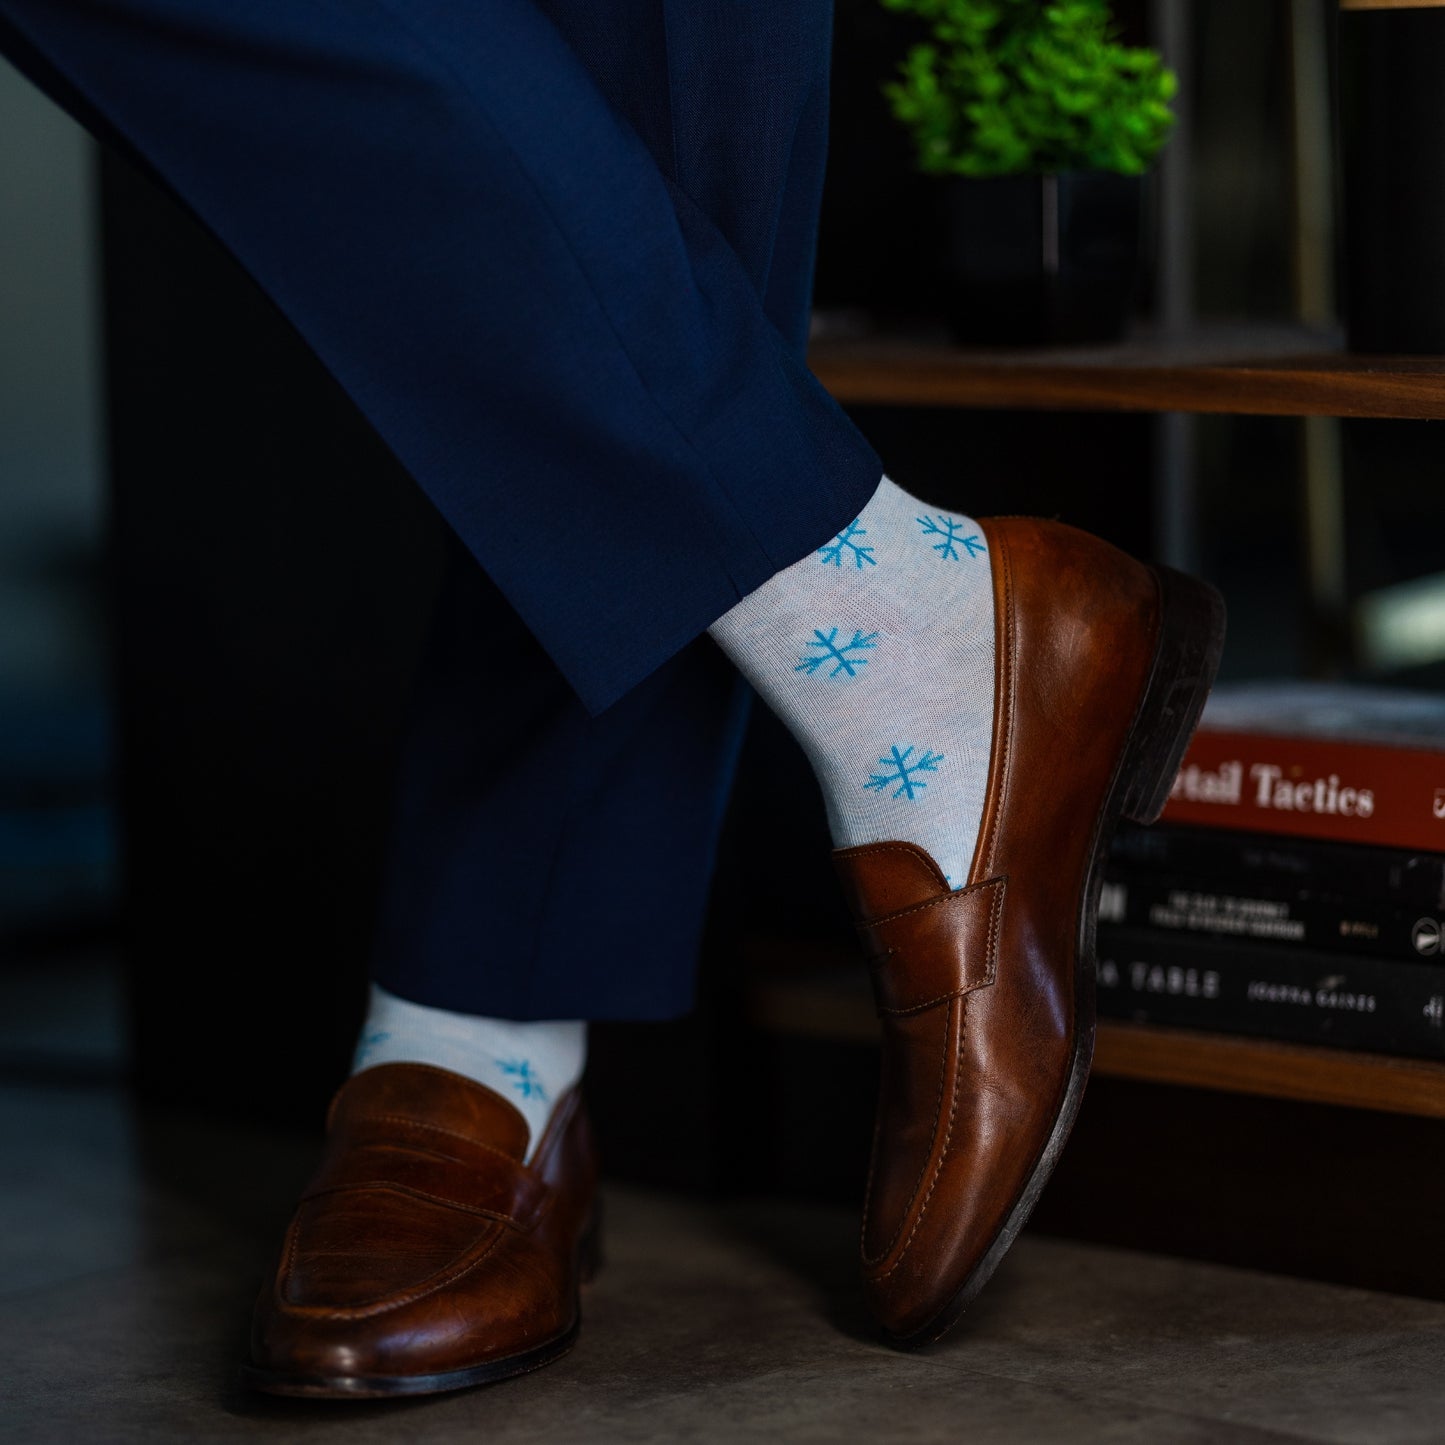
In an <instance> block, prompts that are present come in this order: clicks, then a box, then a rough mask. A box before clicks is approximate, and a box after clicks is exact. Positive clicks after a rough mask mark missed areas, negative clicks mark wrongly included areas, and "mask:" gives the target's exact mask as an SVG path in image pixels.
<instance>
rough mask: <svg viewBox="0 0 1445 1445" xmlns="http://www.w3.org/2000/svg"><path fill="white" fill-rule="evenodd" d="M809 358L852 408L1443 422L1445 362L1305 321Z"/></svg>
mask: <svg viewBox="0 0 1445 1445" xmlns="http://www.w3.org/2000/svg"><path fill="white" fill-rule="evenodd" d="M809 361H810V364H811V365H812V367H813V370H814V371H815V372H816V373H817V374H818V377H819V378H820V380H821V381H822V382H823V384H824V385H825V386H826V387H827V388H828V389H829V390H830V391H831V392H832V393H833V395H834V396H835V397H837V399H838V400H839V401H841V402H844V403H845V404H848V405H887V406H943V407H974V408H1001V409H1027V410H1040V411H1143V412H1162V411H1184V412H1223V413H1231V414H1235V415H1247V416H1341V417H1382V418H1383V417H1389V418H1403V419H1416V420H1440V419H1442V418H1445V357H1433V356H1355V355H1351V354H1349V353H1347V352H1344V351H1342V350H1340V348H1339V341H1338V338H1337V337H1334V336H1330V335H1327V334H1323V333H1320V332H1314V331H1309V330H1306V329H1304V328H1302V327H1274V328H1269V327H1211V328H1203V329H1201V330H1199V331H1197V332H1193V333H1191V334H1190V335H1188V336H1185V337H1176V338H1170V337H1148V336H1141V337H1139V338H1137V339H1134V340H1130V341H1125V342H1122V343H1120V344H1119V345H1117V346H1107V347H1095V348H1085V347H1077V348H1050V349H1035V350H1018V351H1012V350H1002V349H998V350H995V349H987V348H979V349H964V348H962V347H956V346H950V345H948V344H946V343H944V342H942V341H928V340H907V339H903V338H887V337H870V338H862V337H860V338H857V339H836V340H829V339H824V340H820V341H817V342H815V343H814V345H813V347H812V350H811V352H810V355H809Z"/></svg>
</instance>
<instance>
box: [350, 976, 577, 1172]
mask: <svg viewBox="0 0 1445 1445" xmlns="http://www.w3.org/2000/svg"><path fill="white" fill-rule="evenodd" d="M586 1061H587V1025H586V1024H585V1023H582V1022H581V1021H580V1020H576V1019H564V1020H551V1019H548V1020H546V1021H545V1022H542V1023H513V1022H511V1021H510V1020H508V1019H489V1018H481V1017H480V1016H478V1015H476V1014H462V1013H452V1012H451V1011H449V1010H448V1009H440V1008H428V1007H427V1006H426V1005H425V1004H419V1003H412V1002H410V1001H409V1000H407V999H404V998H397V996H396V995H395V994H391V993H387V991H386V990H385V989H383V988H378V987H377V986H376V985H375V984H372V986H371V1002H370V1004H369V1006H368V1008H367V1011H366V1022H365V1023H364V1024H363V1025H362V1026H361V1037H360V1038H359V1039H358V1040H357V1042H356V1054H355V1057H354V1058H353V1059H352V1062H351V1072H352V1073H353V1074H355V1073H360V1072H361V1070H362V1069H369V1068H371V1067H372V1066H373V1065H374V1064H435V1065H436V1066H437V1067H438V1068H441V1069H450V1070H451V1071H452V1072H453V1073H454V1074H465V1075H466V1077H467V1078H469V1079H475V1080H476V1081H477V1083H479V1084H485V1085H486V1086H487V1088H489V1089H492V1090H494V1091H495V1092H496V1093H498V1094H501V1095H502V1097H503V1098H505V1099H508V1100H510V1101H511V1102H512V1103H513V1104H515V1105H516V1106H517V1108H518V1109H520V1110H521V1111H522V1117H523V1118H525V1119H526V1121H527V1127H528V1128H529V1129H530V1130H531V1131H532V1138H531V1143H530V1144H529V1145H528V1148H527V1157H528V1158H529V1159H530V1158H531V1157H532V1151H533V1150H534V1149H536V1147H537V1142H538V1141H539V1140H540V1139H541V1137H542V1134H543V1132H544V1131H545V1129H546V1127H547V1120H548V1119H549V1118H551V1116H552V1106H553V1105H554V1104H555V1103H556V1102H557V1100H558V1099H560V1098H561V1097H562V1095H563V1094H565V1093H566V1092H567V1090H568V1089H570V1088H571V1087H572V1085H573V1084H575V1083H576V1082H577V1080H578V1079H580V1078H581V1077H582V1066H583V1064H584V1063H586Z"/></svg>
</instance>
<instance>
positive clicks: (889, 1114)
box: [835, 518, 1224, 1346]
mask: <svg viewBox="0 0 1445 1445" xmlns="http://www.w3.org/2000/svg"><path fill="white" fill-rule="evenodd" d="M983 531H984V534H985V536H986V538H987V540H988V545H989V550H990V553H991V559H992V568H993V581H994V604H995V618H996V630H995V639H996V657H997V693H996V702H995V708H994V730H993V744H992V755H991V758H990V763H989V781H988V792H987V797H986V801H985V804H984V815H983V824H982V829H981V832H980V835H979V844H978V849H977V852H976V854H975V857H974V863H973V870H972V873H971V874H970V877H969V879H968V884H967V886H966V887H964V888H963V889H960V890H959V891H958V892H952V891H950V889H949V886H948V883H947V881H946V880H945V878H944V876H943V873H942V872H941V870H940V869H939V868H938V866H937V864H936V863H935V862H934V861H933V859H932V858H930V857H929V856H928V854H927V853H926V852H924V851H923V850H922V849H921V848H916V847H913V846H912V845H911V844H907V843H878V844H873V845H869V846H866V847H861V848H848V849H843V850H840V851H839V852H838V853H837V854H835V857H836V859H837V863H838V867H839V870H840V872H841V874H842V877H843V881H844V886H845V888H846V890H847V891H848V894H849V896H850V899H851V902H852V905H853V909H854V913H855V917H856V918H857V920H858V924H859V929H860V932H861V934H862V937H863V940H864V945H865V948H866V950H867V952H868V954H869V958H870V964H871V968H872V974H873V981H874V987H875V992H876V995H877V999H878V1007H879V1012H880V1014H881V1015H882V1019H883V1074H882V1085H881V1092H880V1097H879V1104H878V1120H877V1127H876V1130H875V1135H874V1146H873V1162H872V1167H871V1170H870V1176H869V1185H868V1196H867V1201H866V1203H865V1206H864V1221H863V1240H862V1255H863V1273H864V1281H865V1288H866V1290H867V1293H868V1296H869V1300H870V1303H871V1305H872V1307H873V1309H874V1311H875V1313H876V1314H877V1316H878V1318H879V1320H880V1321H881V1322H882V1324H883V1327H884V1332H885V1334H886V1335H887V1336H888V1337H889V1338H890V1339H891V1340H892V1341H893V1342H894V1343H896V1344H900V1345H906V1346H913V1345H922V1344H927V1343H928V1342H929V1341H931V1340H934V1339H937V1338H938V1337H939V1336H940V1335H941V1334H943V1332H944V1331H945V1330H947V1329H948V1328H949V1326H950V1325H952V1324H953V1323H954V1321H955V1320H956V1319H957V1318H958V1316H959V1315H960V1314H961V1313H962V1311H963V1309H964V1308H965V1306H966V1305H967V1304H968V1302H969V1301H970V1300H971V1299H972V1298H973V1297H974V1295H976V1294H977V1293H978V1291H979V1290H980V1289H981V1288H982V1286H983V1285H984V1283H985V1282H986V1281H987V1280H988V1278H989V1276H990V1275H991V1274H992V1273H993V1271H994V1269H995V1268H996V1267H997V1265H998V1263H999V1260H1000V1259H1001V1258H1002V1257H1003V1255H1004V1253H1005V1251H1006V1250H1007V1249H1008V1247H1009V1245H1010V1244H1012V1243H1013V1240H1014V1236H1015V1235H1017V1233H1018V1232H1019V1230H1020V1228H1022V1226H1023V1223H1024V1221H1025V1220H1026V1219H1027V1217H1028V1215H1029V1212H1030V1210H1031V1209H1032V1208H1033V1205H1034V1202H1035V1201H1036V1200H1037V1198H1038V1196H1039V1193H1040V1191H1041V1190H1042V1189H1043V1186H1044V1183H1045V1182H1046V1180H1047V1179H1048V1176H1049V1174H1050V1172H1051V1171H1052V1170H1053V1167H1054V1164H1055V1162H1056V1161H1057V1159H1058V1156H1059V1152H1060V1150H1061V1149H1062V1147H1063V1144H1064V1140H1065V1139H1066V1138H1067V1137H1068V1132H1069V1129H1070V1127H1071V1125H1072V1124H1073V1121H1074V1116H1075V1114H1076V1112H1077V1111H1078V1106H1079V1100H1080V1098H1081V1096H1082V1094H1083V1090H1084V1081H1085V1079H1086V1077H1087V1075H1088V1069H1089V1063H1090V1060H1091V1058H1092V1056H1093V1046H1094V920H1095V912H1096V908H1097V904H1098V895H1099V885H1100V881H1101V863H1102V860H1103V857H1104V854H1105V852H1106V850H1107V848H1108V843H1109V838H1110V836H1111V834H1112V831H1113V828H1114V825H1115V823H1116V822H1117V820H1118V819H1119V817H1120V816H1125V817H1129V818H1135V819H1138V820H1139V821H1141V822H1152V821H1153V820H1154V819H1155V818H1156V817H1158V815H1159V813H1160V811H1161V810H1162V809H1163V806H1164V803H1165V800H1166V799H1167V797H1168V795H1169V788H1170V786H1171V784H1172V782H1173V780H1174V776H1175V773H1176V772H1177V771H1178V768H1179V763H1180V759H1181V758H1182V757H1183V754H1184V750H1185V747H1186V746H1187V744H1188V741H1189V738H1190V735H1191V734H1192V732H1193V730H1194V725H1195V723H1196V722H1197V721H1198V719H1199V713H1200V710H1201V709H1202V708H1203V706H1204V699H1205V697H1206V695H1207V694H1208V691H1209V687H1210V684H1211V683H1212V682H1213V679H1214V673H1215V670H1216V668H1217V666H1218V662H1219V653H1220V650H1221V647H1222V646H1223V637H1224V607H1223V603H1222V602H1221V600H1220V598H1219V595H1218V594H1217V593H1216V592H1215V591H1214V590H1213V589H1212V588H1210V587H1207V586H1205V585H1204V584H1203V583H1200V582H1196V581H1194V580H1192V579H1191V578H1187V577H1183V576H1180V575H1179V574H1178V573H1175V572H1171V571H1169V570H1167V569H1163V568H1149V567H1146V566H1144V565H1142V564H1141V563H1138V562H1135V561H1133V560H1132V559H1131V558H1128V557H1126V556H1124V555H1123V554H1122V553H1120V552H1118V551H1116V550H1115V549H1114V548H1112V547H1110V546H1108V545H1107V544H1106V543H1103V542H1100V541H1098V540H1097V539H1096V538H1093V537H1089V536H1087V535H1085V534H1084V533H1081V532H1076V531H1074V530H1073V529H1071V528H1069V527H1065V526H1061V525H1059V524H1058V523H1053V522H1046V521H1037V520H1033V519H1026V518H1008V519H1003V520H994V521H989V522H985V523H984V524H983Z"/></svg>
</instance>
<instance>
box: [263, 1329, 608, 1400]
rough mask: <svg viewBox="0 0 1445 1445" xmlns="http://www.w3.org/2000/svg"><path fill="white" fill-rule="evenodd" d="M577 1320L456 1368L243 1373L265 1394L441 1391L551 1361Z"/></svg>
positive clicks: (383, 1395)
mask: <svg viewBox="0 0 1445 1445" xmlns="http://www.w3.org/2000/svg"><path fill="white" fill-rule="evenodd" d="M580 1325H581V1320H580V1319H579V1320H578V1321H577V1322H575V1323H574V1324H573V1326H572V1328H571V1329H570V1330H568V1331H567V1332H566V1333H565V1334H562V1335H558V1336H557V1338H556V1339H554V1340H549V1341H548V1342H547V1343H546V1344H543V1345H538V1346H537V1347H536V1348H535V1349H531V1350H527V1351H525V1352H524V1353H522V1354H519V1355H508V1356H507V1357H506V1358H505V1359H500V1360H487V1361H486V1362H485V1363H483V1364H478V1365H470V1366H467V1367H465V1368H463V1369H459V1370H445V1371H443V1372H441V1373H440V1374H434V1375H299V1374H290V1373H287V1372H285V1371H281V1370H268V1369H263V1368H262V1367H261V1366H259V1365H249V1364H248V1365H243V1366H242V1367H241V1378H242V1380H243V1381H244V1382H245V1384H247V1385H249V1386H250V1388H251V1389H253V1390H260V1391H262V1392H263V1393H264V1394H267V1395H289V1396H292V1397H299V1398H306V1399H315V1400H379V1399H389V1398H392V1397H394V1396H400V1395H441V1394H444V1393H446V1392H447V1391H449V1390H467V1389H472V1388H473V1387H475V1386H477V1385H491V1384H495V1383H496V1382H497V1381H498V1380H510V1379H512V1378H513V1377H514V1376H517V1375H525V1374H527V1373H528V1372H530V1371H532V1370H540V1369H541V1368H542V1366H543V1365H550V1364H551V1363H552V1362H553V1361H554V1360H558V1359H561V1357H562V1356H563V1355H565V1354H566V1353H567V1351H568V1350H570V1349H571V1348H572V1346H573V1345H574V1344H575V1343H576V1342H577V1332H578V1329H579V1328H580Z"/></svg>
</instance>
